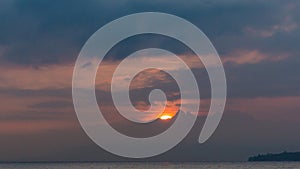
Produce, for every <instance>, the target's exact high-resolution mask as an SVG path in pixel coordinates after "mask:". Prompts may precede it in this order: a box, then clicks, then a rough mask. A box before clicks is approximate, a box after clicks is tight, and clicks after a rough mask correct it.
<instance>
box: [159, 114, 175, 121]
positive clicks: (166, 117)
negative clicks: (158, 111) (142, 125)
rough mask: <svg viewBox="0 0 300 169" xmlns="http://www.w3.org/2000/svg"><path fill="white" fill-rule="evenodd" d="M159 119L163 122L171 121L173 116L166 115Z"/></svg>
mask: <svg viewBox="0 0 300 169" xmlns="http://www.w3.org/2000/svg"><path fill="white" fill-rule="evenodd" d="M159 118H160V119H161V120H170V119H172V116H170V115H167V114H165V115H162V116H160V117H159Z"/></svg>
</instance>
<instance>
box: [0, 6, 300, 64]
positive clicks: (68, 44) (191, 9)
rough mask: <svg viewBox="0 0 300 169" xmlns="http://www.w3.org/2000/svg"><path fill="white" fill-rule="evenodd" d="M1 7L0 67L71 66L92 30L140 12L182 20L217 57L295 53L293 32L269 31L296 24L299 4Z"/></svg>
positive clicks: (295, 32) (297, 32) (295, 38)
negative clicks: (241, 52) (209, 43)
mask: <svg viewBox="0 0 300 169" xmlns="http://www.w3.org/2000/svg"><path fill="white" fill-rule="evenodd" d="M1 3H2V4H1V5H2V7H1V8H3V9H4V10H2V11H1V12H0V18H1V23H0V27H1V33H0V34H1V39H0V46H1V48H0V49H2V50H3V51H4V52H3V53H4V54H3V55H2V56H1V57H2V61H8V62H13V63H19V64H32V65H40V64H56V63H62V62H70V61H74V60H75V59H76V57H77V55H78V53H79V51H80V48H81V46H82V45H83V44H84V42H85V41H86V40H87V39H88V37H89V36H90V35H91V34H92V33H94V32H95V31H96V30H97V29H98V28H100V27H101V26H103V25H104V24H106V23H108V22H109V21H111V20H113V19H116V18H118V17H120V16H123V15H126V14H130V13H135V12H144V11H160V12H168V13H171V14H175V15H179V16H181V17H184V18H186V19H188V20H189V21H191V22H192V23H194V24H196V25H197V26H198V27H199V28H200V29H202V30H203V31H204V33H206V34H207V35H208V37H209V38H210V39H211V40H212V42H213V44H214V45H215V46H216V48H217V50H218V51H219V53H220V54H221V56H223V54H226V53H230V52H232V51H233V50H236V49H240V48H242V49H243V48H246V49H259V50H263V51H265V52H270V53H272V51H274V46H277V47H275V51H276V52H293V53H295V52H298V49H297V47H296V44H295V43H296V42H297V40H298V39H299V38H298V37H299V36H295V34H296V35H298V34H299V31H298V29H297V31H295V30H291V32H287V31H284V30H280V29H281V28H278V29H277V30H272V27H274V26H276V25H280V24H281V25H282V24H285V25H288V24H292V23H298V22H299V17H298V16H299V15H298V13H299V12H297V10H296V9H297V7H298V6H299V4H297V2H293V1H291V2H284V3H283V2H282V1H281V2H280V1H272V3H269V2H265V1H203V2H198V1H193V2H189V3H185V2H184V1H172V2H167V1H151V2H141V1H118V2H116V1H112V2H109V1H88V2H86V1H74V2H72V3H71V2H69V1H38V0H30V1H26V2H25V1H20V0H16V1H3V2H1ZM290 6H291V7H290ZM293 6H294V8H292V7H293ZM289 7H290V8H291V9H288V8H289ZM285 20H287V21H285ZM247 28H251V29H254V30H257V31H258V32H259V31H263V30H264V31H275V33H274V36H272V37H267V38H266V37H260V36H255V35H253V34H251V33H249V32H247V31H246V30H247ZM282 29H283V28H282ZM252 33H253V32H252ZM149 43H150V44H151V42H149ZM128 45H129V46H130V44H128ZM170 46H172V45H170ZM174 49H176V48H174Z"/></svg>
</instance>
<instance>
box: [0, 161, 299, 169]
mask: <svg viewBox="0 0 300 169" xmlns="http://www.w3.org/2000/svg"><path fill="white" fill-rule="evenodd" d="M0 168H1V169H2V168H3V169H23V168H30V169H52V168H53V169H79V168H80V169H81V168H84V169H89V168H91V169H92V168H95V169H96V168H99V169H102V168H103V169H113V168H116V169H121V168H122V169H123V168H124V169H129V168H131V169H136V168H141V169H150V168H162V169H181V168H182V169H186V168H187V169H193V168H200V169H201V168H205V169H217V168H218V169H227V168H228V169H239V168H241V169H254V168H259V169H262V168H267V169H268V168H270V169H273V168H274V169H278V168H279V169H280V168H282V169H300V162H258V163H256V162H251V163H250V162H224V163H220V162H215V163H167V162H165V163H4V164H0Z"/></svg>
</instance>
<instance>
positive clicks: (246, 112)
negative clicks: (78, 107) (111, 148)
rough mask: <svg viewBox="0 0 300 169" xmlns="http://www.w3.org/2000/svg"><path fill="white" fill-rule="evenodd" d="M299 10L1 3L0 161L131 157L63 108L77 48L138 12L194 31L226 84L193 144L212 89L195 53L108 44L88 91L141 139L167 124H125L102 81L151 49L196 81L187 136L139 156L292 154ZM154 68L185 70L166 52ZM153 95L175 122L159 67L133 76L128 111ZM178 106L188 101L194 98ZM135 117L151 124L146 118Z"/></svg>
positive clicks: (160, 39) (158, 42)
mask: <svg viewBox="0 0 300 169" xmlns="http://www.w3.org/2000/svg"><path fill="white" fill-rule="evenodd" d="M299 7H300V2H299V1H289V0H287V1H279V0H278V1H277V0H274V1H256V0H254V1H253V0H244V1H238V0H229V1H222V0H213V1H196V0H192V1H188V2H186V1H181V0H174V1H166V0H152V1H148V2H144V1H138V0H131V1H129V0H121V1H96V0H91V1H67V0H62V1H58V0H54V1H50V0H44V1H39V0H28V1H22V0H1V1H0V103H1V104H0V150H1V153H0V161H128V160H133V159H127V158H122V157H118V156H115V155H112V154H110V153H108V152H107V151H105V150H103V149H101V148H100V147H98V146H97V145H96V144H95V143H94V142H93V141H92V140H91V139H90V138H89V137H88V136H87V135H86V133H85V132H84V131H83V129H82V128H81V126H80V124H79V122H78V119H77V117H76V113H75V111H74V107H73V103H72V74H73V68H74V65H75V61H76V58H77V57H78V55H79V52H80V50H81V48H82V46H83V45H84V44H85V42H86V41H87V40H88V38H89V37H90V36H91V35H92V34H93V33H94V32H95V31H97V30H98V29H99V28H101V27H102V26H104V25H105V24H107V23H108V22H110V21H112V20H114V19H117V18H119V17H122V16H124V15H128V14H133V13H137V12H164V13H169V14H173V15H177V16H179V17H182V18H184V19H186V20H188V21H189V22H191V23H193V24H195V25H196V26H197V27H198V28H199V29H201V30H202V31H203V32H204V33H205V34H206V35H207V37H208V38H209V39H210V41H211V42H212V44H213V45H214V47H215V48H216V50H217V51H218V53H219V56H220V58H221V61H222V63H223V66H224V70H225V73H226V79H227V102H226V106H225V111H224V114H223V118H222V120H221V123H220V125H219V127H218V128H217V130H216V132H215V133H214V134H213V135H212V137H211V138H210V139H209V140H208V141H207V142H205V143H204V144H199V143H198V142H197V138H198V133H199V132H200V131H201V128H202V125H203V122H204V120H205V118H206V114H207V111H208V108H209V105H210V104H209V103H210V97H211V93H210V84H209V79H208V75H207V72H206V70H205V68H204V67H203V65H202V63H201V62H200V61H199V60H197V59H196V60H195V56H194V53H193V52H192V51H191V50H190V49H189V48H188V47H187V46H185V45H184V44H182V43H180V42H179V41H176V40H174V39H172V38H169V37H165V36H161V35H153V34H147V35H139V36H134V37H130V38H128V39H125V40H123V41H121V42H120V43H118V44H117V45H116V46H114V47H113V48H112V49H111V50H110V51H109V53H108V54H107V55H106V56H105V59H104V61H103V62H102V63H101V64H100V67H99V69H98V73H97V79H96V84H95V85H96V95H97V101H98V104H99V107H100V109H101V110H103V111H104V112H106V113H105V114H106V115H105V116H106V118H107V119H108V121H109V122H110V123H111V124H112V125H113V127H114V128H115V129H116V130H118V131H120V132H122V133H126V134H127V135H130V136H138V137H149V136H152V135H155V134H157V133H161V132H162V131H164V130H165V129H167V128H168V127H169V126H170V125H171V123H172V120H170V121H169V122H163V121H158V122H156V123H151V124H149V126H146V125H137V124H133V123H131V122H129V121H126V120H125V119H124V118H123V117H122V116H120V115H118V113H117V110H116V109H115V108H114V106H113V102H112V98H111V95H110V93H109V85H110V80H111V77H112V74H113V71H114V70H115V68H116V66H117V65H118V64H120V62H121V61H122V59H124V58H126V56H128V55H130V54H131V53H132V52H135V51H137V50H141V49H145V48H150V47H151V48H153V47H156V48H162V49H166V50H170V51H172V52H173V53H175V54H177V55H178V56H179V57H180V58H181V59H182V60H184V61H185V62H186V63H187V64H188V66H189V67H190V68H191V70H192V71H193V73H194V74H195V76H196V77H197V82H198V83H199V91H200V93H201V103H200V104H201V106H200V110H199V112H198V114H197V113H196V114H197V121H196V124H195V126H194V127H193V128H192V131H191V132H190V133H189V134H188V136H187V137H186V138H185V139H184V140H183V141H182V142H181V143H180V144H179V145H177V146H176V147H174V148H173V149H172V150H170V151H168V152H166V153H164V154H161V155H159V156H155V157H151V158H148V159H142V160H147V161H244V160H247V158H248V157H249V156H252V155H256V154H259V153H268V152H275V153H276V152H282V151H300V145H299V142H300V136H299V134H298V133H299V131H300V127H299V124H300V114H299V110H300V104H299V102H300V90H299V89H300V88H299V83H300V78H299V72H300V67H299V64H300V57H299V54H300V49H299V47H298V44H299V43H298V41H299V40H300V12H299V10H298V9H299ZM120 29H122V28H120ZM142 59H144V61H145V62H149V63H150V62H151V63H152V62H153V63H155V62H157V60H158V59H157V58H156V57H152V56H144V58H142ZM159 61H162V62H165V63H166V66H168V67H169V68H170V69H171V70H174V71H177V73H180V71H182V70H181V69H179V67H178V65H177V64H176V63H173V62H170V60H169V56H163V57H160V58H159ZM132 67H134V65H133V66H132ZM132 67H129V68H128V70H127V71H129V72H130V68H132ZM155 88H160V89H162V90H163V91H164V92H165V93H166V95H167V99H168V102H167V109H168V110H166V111H168V112H169V113H170V112H171V114H172V115H175V114H176V112H177V111H178V109H179V104H178V102H179V101H180V95H179V94H178V86H177V85H176V83H175V82H174V79H172V77H170V76H169V75H168V74H167V73H166V72H164V71H160V70H156V69H148V70H145V71H143V72H141V73H139V74H138V75H137V76H136V77H135V78H134V79H133V81H132V83H131V84H130V92H131V93H130V94H131V95H130V96H131V98H130V99H131V101H132V103H133V105H135V107H136V108H137V109H139V110H146V109H147V108H149V102H148V101H147V98H148V95H149V93H150V91H151V90H153V89H155ZM120 90H122V88H120ZM181 101H183V102H188V103H189V104H196V103H195V100H193V99H189V100H181ZM124 106H126V105H124ZM124 109H126V107H125V108H124ZM154 115H155V113H154ZM193 115H195V113H194V114H193ZM143 118H144V119H143V120H149V119H152V118H153V113H151V112H150V113H148V114H146V116H143ZM145 131H146V132H145Z"/></svg>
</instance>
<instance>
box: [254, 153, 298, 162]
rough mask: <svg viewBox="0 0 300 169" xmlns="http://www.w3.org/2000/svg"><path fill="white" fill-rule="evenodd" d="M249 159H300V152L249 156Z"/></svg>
mask: <svg viewBox="0 0 300 169" xmlns="http://www.w3.org/2000/svg"><path fill="white" fill-rule="evenodd" d="M248 161H300V152H282V153H279V154H270V153H268V154H263V155H260V154H259V155H257V156H253V157H249V158H248Z"/></svg>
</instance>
